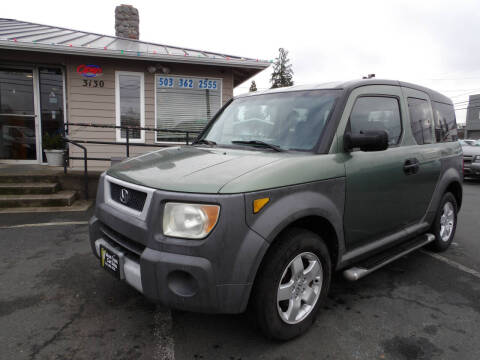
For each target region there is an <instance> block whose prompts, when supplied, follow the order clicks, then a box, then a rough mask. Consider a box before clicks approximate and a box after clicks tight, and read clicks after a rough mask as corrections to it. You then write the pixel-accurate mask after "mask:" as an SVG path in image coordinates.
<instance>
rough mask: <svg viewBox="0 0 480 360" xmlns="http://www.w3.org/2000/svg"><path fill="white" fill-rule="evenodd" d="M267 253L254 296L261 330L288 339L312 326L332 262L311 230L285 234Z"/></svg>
mask: <svg viewBox="0 0 480 360" xmlns="http://www.w3.org/2000/svg"><path fill="white" fill-rule="evenodd" d="M272 246H273V248H272V249H271V250H270V251H269V253H268V254H267V257H266V258H265V260H264V262H263V264H262V267H261V269H260V272H259V274H258V277H257V280H256V282H255V287H254V292H253V294H252V296H253V298H252V306H253V311H254V313H255V317H256V320H257V323H258V325H259V326H260V329H261V330H262V331H263V333H264V334H265V335H266V336H267V337H269V338H272V339H278V340H288V339H292V338H294V337H296V336H298V335H300V334H302V333H304V332H305V331H307V329H308V328H309V327H310V326H311V325H312V323H313V322H314V320H315V317H316V314H317V312H318V310H319V308H320V307H321V304H322V303H323V302H324V301H325V298H326V296H327V293H328V289H329V286H330V281H331V261H330V255H329V252H328V248H327V247H326V245H325V244H324V242H323V241H322V239H321V238H320V237H319V236H318V235H317V234H315V233H312V232H310V231H308V230H304V229H298V228H292V229H289V230H287V231H286V232H284V233H283V234H282V235H281V236H280V238H279V239H278V240H277V241H276V242H275V243H274V245H272Z"/></svg>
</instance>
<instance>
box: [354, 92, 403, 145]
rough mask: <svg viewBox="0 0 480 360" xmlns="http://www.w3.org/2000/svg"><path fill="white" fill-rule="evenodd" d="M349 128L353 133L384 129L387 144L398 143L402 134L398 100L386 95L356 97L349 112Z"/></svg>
mask: <svg viewBox="0 0 480 360" xmlns="http://www.w3.org/2000/svg"><path fill="white" fill-rule="evenodd" d="M350 129H351V132H352V133H353V134H360V133H362V132H364V131H372V130H377V131H378V130H384V131H386V132H387V134H388V144H389V145H396V144H398V142H399V141H400V137H401V135H402V121H401V119H400V107H399V104H398V100H397V99H396V98H392V97H386V96H382V97H380V96H379V97H374V96H362V97H360V98H358V99H357V101H356V102H355V105H354V107H353V109H352V113H351V114H350Z"/></svg>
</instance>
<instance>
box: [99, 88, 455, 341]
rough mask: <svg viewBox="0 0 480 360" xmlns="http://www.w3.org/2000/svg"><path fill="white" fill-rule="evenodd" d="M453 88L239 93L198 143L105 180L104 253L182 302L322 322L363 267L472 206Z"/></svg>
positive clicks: (263, 324) (440, 233)
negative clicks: (333, 290) (331, 299)
mask: <svg viewBox="0 0 480 360" xmlns="http://www.w3.org/2000/svg"><path fill="white" fill-rule="evenodd" d="M456 140H457V130H456V120H455V113H454V109H453V105H452V101H451V100H450V99H448V98H447V97H445V96H443V95H441V94H439V93H437V92H435V91H432V90H429V89H426V88H423V87H420V86H417V85H412V84H409V83H404V82H400V81H389V80H377V79H369V80H361V81H352V82H344V83H327V84H320V85H315V86H294V87H289V88H282V89H275V90H269V91H266V92H261V93H249V94H246V95H242V96H238V97H236V98H234V99H232V100H230V101H229V102H228V103H227V104H225V106H223V108H222V109H221V110H220V111H219V112H218V113H217V114H216V115H215V116H214V118H213V119H212V120H211V121H210V122H209V123H208V125H207V126H206V128H205V129H204V131H203V132H202V133H201V134H200V135H199V136H198V138H197V139H196V141H195V142H194V143H193V144H191V145H187V146H178V147H169V148H165V149H162V150H159V151H154V152H151V153H148V154H145V155H142V156H139V157H136V158H132V159H129V160H127V161H124V162H122V163H120V164H118V165H116V166H114V167H112V168H111V169H110V170H108V171H107V172H106V173H104V174H103V175H102V176H101V178H100V183H99V188H98V195H97V203H96V211H95V215H94V216H93V218H92V219H91V221H90V241H91V246H92V250H93V252H94V254H95V255H96V256H98V257H99V258H100V264H101V266H103V267H104V268H105V269H106V270H107V271H108V272H110V273H112V274H113V275H114V276H116V277H117V278H119V279H121V280H124V281H126V282H127V283H128V284H130V285H131V286H133V287H134V288H136V289H137V290H138V291H140V292H142V293H143V294H144V295H145V296H146V297H148V298H149V299H151V300H153V301H156V302H160V303H162V304H164V305H167V306H169V307H171V308H175V309H183V310H189V311H200V312H211V313H240V312H243V311H245V310H246V309H247V308H248V309H249V310H250V311H252V312H253V314H255V319H256V320H257V322H258V326H259V327H260V329H261V330H262V331H263V332H264V333H265V334H266V335H267V336H268V337H270V338H275V339H283V340H285V339H290V338H293V337H295V336H298V335H299V334H301V333H303V332H304V331H306V330H307V329H308V328H309V326H310V325H311V324H312V323H313V322H314V319H315V316H316V315H317V313H318V311H319V310H320V309H321V308H322V303H323V302H324V301H325V298H326V296H327V293H328V290H329V287H330V283H331V279H332V273H333V272H334V271H340V270H341V271H343V274H344V276H345V277H346V278H347V279H349V280H357V279H359V278H361V277H362V276H365V275H367V274H369V273H370V272H372V271H374V270H376V269H378V268H380V267H381V266H383V265H385V264H388V263H389V262H391V261H393V260H395V259H397V258H399V257H401V256H403V255H405V254H407V253H409V252H411V251H413V250H415V249H418V248H420V247H423V246H425V245H428V247H429V248H430V249H431V250H433V251H443V250H446V249H447V248H448V247H449V245H450V244H451V242H452V239H453V237H454V234H455V228H456V224H457V213H458V211H459V209H460V206H461V204H462V181H463V180H462V179H463V174H462V150H461V146H460V144H459V143H458V141H456Z"/></svg>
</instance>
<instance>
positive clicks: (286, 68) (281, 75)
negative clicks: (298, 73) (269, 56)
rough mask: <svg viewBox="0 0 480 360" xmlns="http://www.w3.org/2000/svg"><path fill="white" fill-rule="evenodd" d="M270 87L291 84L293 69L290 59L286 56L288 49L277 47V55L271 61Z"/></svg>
mask: <svg viewBox="0 0 480 360" xmlns="http://www.w3.org/2000/svg"><path fill="white" fill-rule="evenodd" d="M270 82H271V83H272V89H274V88H280V87H285V86H292V85H293V70H292V64H290V59H289V58H288V51H287V50H285V49H284V48H280V49H278V57H277V58H276V59H275V62H274V63H273V72H272V78H271V79H270Z"/></svg>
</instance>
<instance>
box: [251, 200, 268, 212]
mask: <svg viewBox="0 0 480 360" xmlns="http://www.w3.org/2000/svg"><path fill="white" fill-rule="evenodd" d="M269 201H270V198H261V199H256V200H253V213H254V214H256V213H258V212H259V211H260V210H262V209H263V207H264V206H265V205H267V204H268V202H269Z"/></svg>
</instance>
